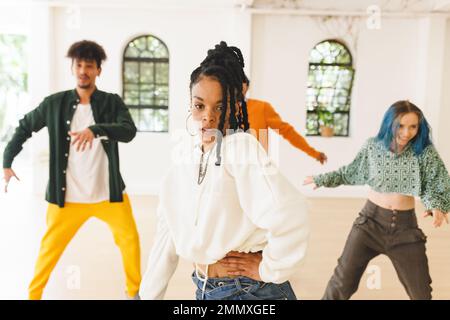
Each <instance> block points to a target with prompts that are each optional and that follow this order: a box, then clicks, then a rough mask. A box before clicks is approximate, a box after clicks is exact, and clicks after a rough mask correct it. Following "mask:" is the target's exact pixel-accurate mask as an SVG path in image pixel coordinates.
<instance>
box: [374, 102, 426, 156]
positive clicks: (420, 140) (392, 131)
mask: <svg viewBox="0 0 450 320" xmlns="http://www.w3.org/2000/svg"><path fill="white" fill-rule="evenodd" d="M410 112H413V113H415V114H416V115H417V117H418V118H419V128H418V131H417V134H416V136H415V137H414V138H412V139H411V141H410V142H409V144H411V148H412V149H413V151H414V153H415V154H416V155H420V154H422V152H423V150H425V148H426V147H427V146H429V145H430V144H432V143H433V142H432V141H431V128H430V125H429V124H428V121H427V119H425V116H424V115H423V112H422V110H420V109H419V108H418V107H417V106H416V105H414V104H413V103H411V102H409V101H407V100H400V101H397V102H395V103H394V104H393V105H392V106H390V107H389V109H388V110H387V111H386V113H385V114H384V117H383V122H382V123H381V127H380V131H378V135H377V139H378V141H381V142H383V144H384V146H385V147H386V149H388V150H389V149H390V148H391V145H392V142H394V144H395V146H396V140H395V137H396V136H397V130H398V128H399V126H400V118H401V117H402V116H404V115H405V114H407V113H410Z"/></svg>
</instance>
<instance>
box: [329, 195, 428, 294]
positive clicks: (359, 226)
mask: <svg viewBox="0 0 450 320" xmlns="http://www.w3.org/2000/svg"><path fill="white" fill-rule="evenodd" d="M426 239H427V238H426V236H425V234H424V233H423V231H422V230H421V229H420V228H419V227H418V226H417V218H416V215H415V212H414V210H408V211H399V210H388V209H384V208H381V207H379V206H377V205H376V204H374V203H372V202H370V201H367V203H366V205H365V206H364V208H363V209H362V211H361V212H360V214H359V217H358V218H356V220H355V222H354V224H353V227H352V230H351V231H350V234H349V236H348V238H347V242H346V244H345V247H344V251H343V253H342V255H341V257H340V258H339V259H338V265H337V267H336V268H335V270H334V274H333V276H332V277H331V279H330V281H329V282H328V285H327V288H326V290H325V294H324V296H323V298H322V299H324V300H346V299H349V298H350V297H351V296H352V294H353V293H355V292H356V290H357V289H358V285H359V282H360V280H361V277H362V275H363V273H364V270H365V269H366V267H367V265H368V263H369V261H370V260H372V259H373V258H375V257H376V256H378V255H379V254H385V255H387V256H388V257H389V259H390V260H391V261H392V264H393V265H394V267H395V270H396V271H397V275H398V277H399V279H400V281H401V283H402V284H403V286H404V287H405V289H406V292H407V293H408V296H409V297H410V299H413V300H416V299H419V300H425V299H426V300H428V299H431V291H432V288H431V286H430V284H431V278H430V274H429V270H428V259H427V256H426V248H425V243H426Z"/></svg>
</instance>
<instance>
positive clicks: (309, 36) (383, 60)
mask: <svg viewBox="0 0 450 320" xmlns="http://www.w3.org/2000/svg"><path fill="white" fill-rule="evenodd" d="M424 23H425V24H427V25H431V26H430V27H429V28H427V29H425V31H423V27H424ZM439 26H440V27H441V28H442V26H441V25H439V24H437V25H436V23H435V21H431V22H429V21H428V20H425V22H424V21H423V20H419V19H410V18H408V19H398V18H397V19H393V18H385V19H383V20H382V24H381V28H380V29H378V30H377V29H373V30H372V29H368V28H366V24H365V21H364V20H362V21H360V24H359V34H358V37H357V40H356V42H355V43H350V44H349V47H350V49H351V51H352V55H353V58H354V68H355V70H356V72H355V80H354V87H353V94H352V104H351V113H350V117H351V118H350V136H349V137H348V138H341V137H333V138H322V137H307V140H308V141H309V143H310V144H311V145H312V146H313V147H315V148H316V149H318V150H320V151H324V152H325V153H326V154H327V155H328V158H329V162H328V164H326V165H324V166H321V165H320V164H318V163H317V162H316V161H315V160H314V159H312V158H310V157H308V156H307V155H306V154H304V153H302V152H300V151H299V150H297V149H294V148H293V147H292V146H291V145H290V144H289V143H288V142H286V141H280V143H279V156H278V158H279V163H280V167H281V170H282V172H284V173H285V174H286V176H287V177H288V178H289V179H290V180H291V182H292V183H294V184H295V185H297V186H301V184H302V181H303V179H304V177H305V176H306V175H310V174H317V173H320V172H326V171H329V170H334V169H336V168H338V167H340V166H341V165H344V164H347V163H349V162H350V161H351V160H352V159H353V158H354V156H355V155H356V153H357V151H358V149H359V148H360V146H361V145H362V143H363V142H364V140H365V139H367V138H368V137H370V136H374V135H375V134H376V133H377V131H378V128H379V125H380V122H381V119H382V116H383V114H384V112H385V111H386V110H387V108H388V107H389V106H390V105H391V104H392V103H393V102H395V101H397V100H400V99H409V100H411V101H412V102H415V103H417V105H418V106H420V107H421V108H422V110H423V111H424V113H425V115H426V116H427V117H428V118H429V120H430V122H431V125H432V126H433V127H437V126H438V119H439V113H438V112H439V111H438V110H437V109H439V108H437V109H436V106H440V96H438V97H436V96H435V95H434V94H435V93H436V92H437V93H440V90H441V86H442V81H441V80H442V79H441V78H439V77H440V76H441V74H440V73H439V74H438V76H439V77H437V79H438V80H436V79H435V80H434V82H433V75H435V74H436V72H438V71H439V70H437V71H436V70H435V69H434V68H436V67H437V65H438V64H439V63H441V62H442V61H440V60H438V61H436V60H433V58H435V57H436V56H439V53H440V54H443V53H442V52H441V51H439V49H436V47H438V48H441V47H442V44H441V43H440V42H439V41H441V40H442V39H441V38H439V37H436V36H434V37H432V36H433V35H435V33H436V32H437V31H441V32H442V30H439ZM286 30H289V36H286ZM444 31H445V30H444ZM333 37H335V33H334V32H328V33H327V30H326V28H325V29H324V28H321V27H319V25H318V23H317V22H316V21H314V19H312V18H309V17H301V16H287V15H257V16H255V17H253V41H252V73H251V80H252V87H253V88H252V96H253V97H255V98H260V99H264V100H268V101H270V102H271V103H272V104H273V105H274V106H275V108H276V109H277V110H278V111H279V113H280V114H281V115H282V117H283V118H284V119H285V120H287V121H288V122H290V123H291V124H292V125H294V126H295V127H296V128H297V129H298V131H299V132H300V133H302V134H304V133H305V117H306V110H305V93H306V90H305V89H306V81H307V70H308V56H309V52H310V50H311V48H313V46H314V45H315V44H317V43H318V42H320V41H322V40H324V39H327V38H333ZM344 40H345V39H344ZM433 41H436V42H437V43H434V42H433ZM347 42H348V41H347ZM422 46H427V50H426V51H425V52H424V53H421V52H420V50H419V49H420V48H421V47H422ZM354 47H356V50H355V48H354ZM441 64H442V63H441ZM424 78H425V79H424ZM430 82H431V83H430ZM426 89H428V90H430V91H433V92H427V91H426ZM425 102H429V103H427V104H425ZM447 144H448V142H447ZM274 156H275V157H277V155H274ZM301 189H302V191H303V192H305V193H306V194H309V195H316V196H322V195H323V196H341V195H345V196H360V195H363V194H365V192H366V190H367V188H360V187H340V188H338V189H319V190H317V191H315V192H312V191H311V190H310V188H306V187H302V188H301Z"/></svg>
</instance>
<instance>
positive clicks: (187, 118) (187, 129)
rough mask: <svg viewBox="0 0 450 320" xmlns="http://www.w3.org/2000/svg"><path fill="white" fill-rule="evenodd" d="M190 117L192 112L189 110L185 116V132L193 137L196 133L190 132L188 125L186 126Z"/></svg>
mask: <svg viewBox="0 0 450 320" xmlns="http://www.w3.org/2000/svg"><path fill="white" fill-rule="evenodd" d="M190 117H192V113H191V112H189V114H188V116H187V117H186V132H187V133H188V134H189V135H190V136H191V137H193V136H196V135H197V134H198V133H191V131H189V128H188V127H189V126H188V121H189V118H190Z"/></svg>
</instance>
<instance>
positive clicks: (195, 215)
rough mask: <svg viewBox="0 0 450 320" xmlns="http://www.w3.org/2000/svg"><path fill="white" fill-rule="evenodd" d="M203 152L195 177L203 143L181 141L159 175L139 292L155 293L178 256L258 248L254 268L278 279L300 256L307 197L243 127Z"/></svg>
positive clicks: (213, 256)
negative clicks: (152, 235) (166, 168)
mask: <svg viewBox="0 0 450 320" xmlns="http://www.w3.org/2000/svg"><path fill="white" fill-rule="evenodd" d="M216 148H217V144H216V146H215V147H213V148H212V149H211V150H210V151H209V152H208V153H205V155H204V161H203V165H205V163H206V160H207V159H208V157H209V162H208V169H207V172H206V177H205V179H204V181H203V182H202V183H201V184H200V185H199V184H198V183H197V181H198V180H197V179H198V174H199V164H200V157H201V154H202V151H201V149H200V147H199V145H197V146H195V147H193V146H192V145H189V144H185V147H183V148H182V149H181V152H180V154H179V157H176V159H175V160H176V162H177V163H176V164H175V165H173V166H172V168H171V169H170V171H169V173H168V174H167V176H166V177H165V179H164V180H163V183H162V186H161V190H160V199H159V206H158V209H157V216H158V226H157V232H156V238H155V241H154V244H153V248H152V250H151V252H150V257H149V260H148V265H147V271H146V272H145V275H144V278H143V280H142V282H141V287H140V292H139V294H140V297H141V298H142V299H162V298H163V297H164V294H165V291H166V289H167V285H168V283H169V280H170V278H171V277H172V275H173V273H174V272H175V269H176V267H177V264H178V257H183V258H184V259H186V260H188V261H191V262H193V263H195V264H206V265H208V264H213V263H215V262H217V261H218V260H220V259H222V258H223V257H225V255H226V254H227V253H228V252H229V251H239V252H256V251H260V250H262V251H263V253H262V261H261V264H260V266H259V274H260V277H261V279H262V280H263V281H264V282H274V283H282V282H284V281H286V280H288V279H289V277H290V276H291V275H292V274H293V273H294V272H295V271H296V270H297V268H298V266H299V264H300V263H301V262H302V260H303V258H304V256H305V252H306V246H307V238H308V235H309V227H308V218H307V212H306V202H305V199H304V197H303V196H302V195H301V194H300V193H299V191H298V190H297V189H296V188H295V187H294V186H292V185H291V184H290V183H289V182H288V181H287V179H286V178H285V177H284V176H282V175H281V173H280V172H279V171H278V169H277V168H276V167H275V166H274V165H273V163H272V161H271V160H270V159H269V157H268V156H267V154H266V152H265V151H264V149H263V148H262V146H261V145H260V144H259V142H258V141H257V140H256V138H255V137H253V136H252V135H250V134H247V133H242V132H241V133H235V134H232V135H228V136H225V137H224V138H223V142H222V148H221V150H222V152H221V153H222V161H221V165H220V166H216V165H215V162H216Z"/></svg>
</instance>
